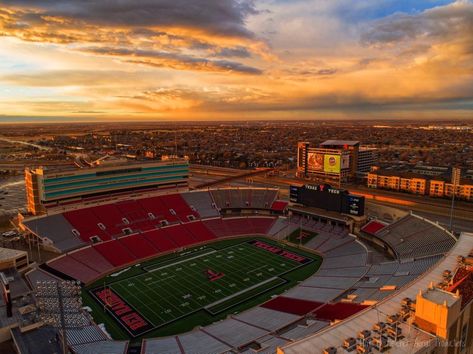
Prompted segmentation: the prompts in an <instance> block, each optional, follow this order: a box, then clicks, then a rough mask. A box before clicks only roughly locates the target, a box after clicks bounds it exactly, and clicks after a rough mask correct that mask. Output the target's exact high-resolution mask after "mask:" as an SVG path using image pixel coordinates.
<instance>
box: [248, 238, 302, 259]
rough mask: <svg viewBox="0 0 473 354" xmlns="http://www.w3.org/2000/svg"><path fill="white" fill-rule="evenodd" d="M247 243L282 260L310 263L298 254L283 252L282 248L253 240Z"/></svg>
mask: <svg viewBox="0 0 473 354" xmlns="http://www.w3.org/2000/svg"><path fill="white" fill-rule="evenodd" d="M249 243H250V244H252V245H253V246H255V247H258V248H261V249H264V250H265V251H268V252H271V253H274V254H277V255H278V256H281V257H284V258H287V259H291V260H293V261H296V262H299V263H307V262H310V261H311V260H310V259H309V258H307V257H304V256H300V255H298V254H295V253H292V252H289V251H286V250H283V249H282V248H279V247H276V246H273V245H270V244H267V243H266V242H262V241H257V240H253V241H250V242H249Z"/></svg>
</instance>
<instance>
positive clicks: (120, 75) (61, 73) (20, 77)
mask: <svg viewBox="0 0 473 354" xmlns="http://www.w3.org/2000/svg"><path fill="white" fill-rule="evenodd" d="M147 77H149V74H147V73H136V72H134V73H131V72H123V71H113V70H100V71H96V70H46V71H41V72H31V73H18V74H8V75H3V76H0V82H6V83H8V84H14V85H19V86H29V87H61V86H84V87H92V86H118V85H127V84H128V83H129V82H130V81H133V82H135V84H136V83H137V82H142V83H143V82H146V78H147Z"/></svg>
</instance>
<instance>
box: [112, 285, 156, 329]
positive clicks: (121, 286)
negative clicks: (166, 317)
mask: <svg viewBox="0 0 473 354" xmlns="http://www.w3.org/2000/svg"><path fill="white" fill-rule="evenodd" d="M119 286H120V288H122V290H123V291H125V293H127V294H131V295H132V296H131V297H132V298H133V299H137V298H136V297H135V295H134V294H132V293H130V291H129V290H128V288H126V287H125V286H123V285H121V284H119ZM112 289H113V287H112ZM115 291H116V290H115ZM117 293H118V294H119V295H120V293H119V292H117ZM140 294H141V292H140ZM127 298H128V297H127ZM137 300H138V302H139V303H141V304H143V305H144V306H145V307H146V308H148V309H150V308H149V307H148V305H147V304H145V303H143V302H142V301H140V300H139V299H137ZM125 301H126V300H125ZM126 302H127V303H128V301H126ZM130 305H132V306H133V307H134V308H135V311H136V312H138V313H139V314H140V316H143V318H145V319H146V321H148V322H149V323H151V324H152V325H153V326H154V327H156V325H155V324H154V322H153V321H150V320H149V319H148V318H147V317H146V316H145V315H144V314H143V313H142V312H141V311H139V310H138V309H137V308H136V307H135V306H134V305H133V304H130ZM150 310H151V313H152V314H153V315H156V313H155V312H154V311H153V310H152V309H150ZM157 316H158V317H159V318H161V316H159V315H157Z"/></svg>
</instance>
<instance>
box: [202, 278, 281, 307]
mask: <svg viewBox="0 0 473 354" xmlns="http://www.w3.org/2000/svg"><path fill="white" fill-rule="evenodd" d="M275 279H280V278H279V277H272V278H269V279H266V280H263V281H262V282H260V283H257V284H255V285H252V286H250V287H248V288H246V289H243V290H240V291H237V292H236V293H234V294H232V295H230V296H227V297H224V298H223V299H220V300H217V301H215V302H213V303H211V304H208V305H207V306H204V309H206V310H207V309H208V308H209V307H213V306H215V305H218V304H220V303H222V302H225V301H227V300H230V299H231V298H233V297H235V296H238V295H241V294H244V293H246V292H247V291H250V290H253V289H254V288H257V287H259V286H261V285H264V284H266V283H269V282H272V281H273V280H275Z"/></svg>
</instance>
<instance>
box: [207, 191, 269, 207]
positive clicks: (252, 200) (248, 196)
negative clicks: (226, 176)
mask: <svg viewBox="0 0 473 354" xmlns="http://www.w3.org/2000/svg"><path fill="white" fill-rule="evenodd" d="M210 194H211V195H212V198H213V200H214V202H215V204H216V206H217V207H218V208H219V209H246V208H250V209H270V208H271V206H272V205H273V203H274V202H275V200H276V198H277V194H278V190H277V189H256V188H238V189H236V188H227V189H213V190H210Z"/></svg>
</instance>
